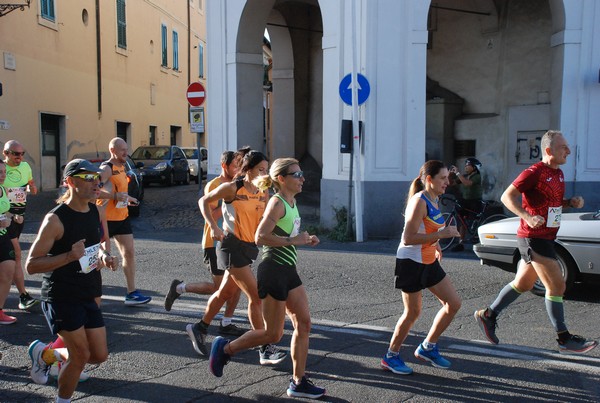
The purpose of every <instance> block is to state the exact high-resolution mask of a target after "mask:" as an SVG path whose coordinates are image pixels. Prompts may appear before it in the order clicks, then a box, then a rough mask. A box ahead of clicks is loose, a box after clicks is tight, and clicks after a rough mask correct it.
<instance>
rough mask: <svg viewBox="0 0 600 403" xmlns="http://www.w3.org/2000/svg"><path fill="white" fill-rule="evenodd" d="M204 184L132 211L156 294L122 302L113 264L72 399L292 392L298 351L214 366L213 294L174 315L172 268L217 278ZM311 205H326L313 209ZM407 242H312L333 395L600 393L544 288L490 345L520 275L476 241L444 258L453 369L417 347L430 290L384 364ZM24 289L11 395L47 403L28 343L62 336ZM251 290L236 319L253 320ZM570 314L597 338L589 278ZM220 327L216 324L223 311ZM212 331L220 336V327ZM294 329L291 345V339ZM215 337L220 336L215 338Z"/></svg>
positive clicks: (318, 352)
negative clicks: (265, 360) (92, 347)
mask: <svg viewBox="0 0 600 403" xmlns="http://www.w3.org/2000/svg"><path fill="white" fill-rule="evenodd" d="M196 198H197V187H196V186H194V185H190V186H184V187H172V188H161V187H151V188H148V189H147V191H146V199H145V200H144V205H143V207H142V213H141V216H140V218H137V219H135V220H134V231H135V237H136V251H137V253H136V256H137V265H138V275H137V281H138V287H139V288H140V289H142V290H143V291H144V292H147V293H148V294H150V295H152V296H153V298H154V299H153V301H152V302H151V303H150V304H148V305H146V306H141V307H126V306H124V304H123V296H124V293H125V289H124V278H123V275H122V273H121V272H115V273H112V272H105V273H104V275H103V279H104V298H103V303H102V304H103V305H102V308H103V312H104V317H105V320H106V324H107V329H108V341H109V351H110V356H109V359H108V361H107V362H105V363H103V364H101V365H97V366H89V367H88V370H89V372H90V374H91V375H92V378H91V379H90V380H89V381H88V382H86V383H82V384H80V385H79V386H78V388H77V391H76V393H75V395H74V400H78V401H79V400H81V401H86V402H107V401H110V402H130V401H137V402H198V401H206V402H219V401H236V402H244V401H282V400H284V399H285V400H287V399H288V398H287V397H286V396H285V390H286V387H287V383H288V382H289V377H290V373H291V360H289V359H288V360H286V361H284V362H283V363H281V364H280V365H278V366H273V367H265V366H260V365H259V363H258V357H257V355H258V353H257V352H256V351H248V352H244V353H240V354H238V355H237V356H236V357H234V359H233V361H232V362H230V363H229V364H228V365H227V366H226V367H225V371H224V375H223V377H222V378H215V377H213V376H212V375H211V374H210V372H209V370H208V362H207V359H206V358H204V357H199V356H198V355H197V354H196V353H195V352H194V350H193V349H192V346H191V343H190V341H189V339H188V337H187V334H186V333H185V325H186V323H190V322H194V321H196V320H197V319H198V317H199V312H200V311H201V310H202V309H203V308H204V306H205V303H206V300H207V297H206V296H195V295H191V294H185V295H184V296H183V297H182V298H181V299H179V300H177V301H176V302H175V304H174V306H173V310H172V311H171V312H165V311H164V309H163V298H164V294H165V292H166V291H167V288H168V285H169V284H170V282H171V280H172V279H173V278H179V279H182V280H185V281H188V282H189V281H194V280H208V278H209V275H208V272H207V271H206V269H205V268H204V267H202V265H201V260H200V247H199V243H200V238H201V233H200V229H201V226H202V220H201V219H200V217H199V214H198V213H197V207H196ZM50 199H51V198H50V197H49V195H48V194H43V195H41V196H37V197H32V198H31V199H30V208H31V210H30V212H29V213H28V218H27V219H28V223H27V225H26V231H25V234H24V235H23V247H24V248H25V249H27V248H28V247H29V245H30V242H32V240H33V237H34V234H35V232H36V231H37V227H39V223H40V220H41V218H42V217H43V212H44V211H47V210H49V208H50ZM302 212H303V214H305V215H310V214H312V213H314V206H312V205H310V204H306V205H304V206H302ZM397 242H398V241H397V240H386V241H370V242H364V243H360V244H356V243H345V244H341V243H336V242H332V241H327V240H326V239H325V238H324V239H323V243H322V244H321V245H319V246H318V247H316V248H311V249H300V251H299V259H300V260H299V266H298V267H299V271H300V273H301V276H302V278H303V281H304V283H305V285H306V288H307V291H308V294H309V301H310V304H311V314H312V318H313V328H312V334H311V341H310V351H309V358H308V365H307V371H308V372H309V373H310V374H311V377H312V379H313V380H314V381H315V383H316V384H317V385H319V386H323V387H325V388H327V396H325V397H324V398H322V399H321V400H322V401H329V402H347V401H351V402H365V401H371V402H397V401H408V400H410V401H415V402H425V401H435V402H446V401H483V402H492V401H506V402H508V401H520V402H521V401H524V402H534V401H536V402H538V401H548V402H550V401H552V402H556V401H559V402H594V401H599V400H600V382H599V380H600V349H596V350H594V351H592V352H591V353H590V354H588V355H586V356H579V357H572V356H570V357H566V356H562V355H559V354H558V353H557V349H556V342H555V341H554V334H553V332H552V329H551V327H550V324H549V321H548V318H547V315H546V312H545V308H544V302H543V299H542V298H539V297H536V296H534V295H532V294H525V295H523V296H521V297H520V298H519V299H518V300H517V301H516V302H515V303H514V304H513V305H512V306H511V307H510V308H509V309H508V310H507V311H506V312H505V313H504V314H503V316H502V317H501V319H500V322H499V329H498V332H497V334H498V336H499V338H500V341H501V344H500V345H498V346H491V345H489V344H487V343H485V342H484V341H483V338H482V336H481V335H480V333H479V329H478V327H477V325H476V324H475V322H474V320H473V317H472V315H473V311H474V310H475V309H479V308H482V307H484V306H485V305H486V304H489V303H490V302H491V301H492V300H493V298H494V297H495V295H496V293H497V292H498V290H499V289H500V288H501V287H502V286H504V285H505V284H506V283H507V282H509V281H510V280H511V278H512V275H511V274H509V273H505V272H502V271H500V270H498V269H494V268H489V267H482V266H480V265H479V262H478V261H477V260H476V258H475V256H474V255H473V254H472V252H470V251H465V252H461V253H455V254H451V253H448V254H447V256H446V257H445V259H444V261H443V262H442V264H443V266H444V267H445V269H446V271H447V272H448V274H449V275H450V277H451V278H452V281H453V282H454V284H455V286H456V288H457V290H458V292H459V294H460V296H461V298H462V301H463V305H462V308H461V310H460V312H459V313H458V315H457V317H456V318H455V320H454V321H453V323H452V324H451V325H450V327H449V329H448V330H447V331H446V333H445V335H444V337H443V338H442V339H441V340H440V348H441V350H442V352H443V353H444V354H445V356H446V357H447V358H448V359H450V360H451V361H452V367H451V369H449V370H442V369H436V368H433V367H432V366H431V365H428V364H425V363H423V362H420V361H418V360H416V359H415V358H414V357H413V356H412V353H413V351H414V349H415V348H416V347H417V345H418V344H419V342H420V341H421V340H422V338H423V337H424V336H425V334H426V333H427V330H428V328H429V326H430V324H431V321H432V320H433V317H434V316H435V313H436V312H437V310H438V309H439V302H438V301H437V300H435V298H434V297H433V296H432V295H431V294H430V293H428V292H426V293H424V298H423V312H422V315H421V318H420V319H419V321H417V323H416V325H415V327H414V329H413V332H412V333H411V335H410V337H409V338H408V340H407V342H406V344H405V346H403V349H402V355H403V358H404V359H405V361H406V362H407V364H408V365H410V366H412V367H413V369H414V371H415V373H414V374H413V375H411V376H400V375H394V374H392V373H389V372H384V371H382V370H381V369H380V368H379V360H380V357H381V356H382V354H384V353H385V351H386V349H387V346H388V342H389V338H390V337H391V333H392V331H393V327H394V325H395V323H396V321H397V319H398V317H399V316H400V314H401V312H402V301H401V295H400V293H399V292H398V291H397V290H394V289H393V282H392V279H393V269H392V267H393V262H394V253H395V248H396V246H397ZM26 280H27V282H26V284H27V287H28V289H29V290H30V291H31V292H32V294H34V295H39V286H40V280H41V279H40V277H39V276H28V275H26ZM16 305H17V293H16V290H15V289H14V288H13V290H12V291H11V294H10V296H9V299H8V301H7V304H6V307H5V308H6V309H7V311H8V313H9V314H12V315H15V316H17V317H18V320H19V321H18V322H17V323H16V324H14V325H11V326H2V327H0V351H1V352H2V354H3V358H2V361H1V362H0V401H2V402H12V401H15V402H17V401H18V402H46V401H52V399H53V398H54V397H55V395H56V382H55V381H50V382H49V383H48V385H36V384H35V383H33V382H32V381H31V379H30V378H29V369H30V361H29V358H28V356H27V346H28V345H29V343H30V342H31V341H32V340H34V339H37V338H39V339H41V340H44V341H48V340H50V339H51V336H50V334H49V331H48V329H47V326H46V324H45V322H44V320H43V317H42V315H41V313H40V311H39V309H34V310H32V312H29V313H27V312H21V311H18V310H17V309H16ZM245 308H246V299H245V298H244V297H243V298H242V300H241V302H240V305H239V306H238V311H237V313H236V320H237V323H238V324H239V325H241V326H244V327H249V324H248V321H247V315H246V313H245ZM565 310H566V317H567V324H568V325H570V328H571V330H572V331H573V332H574V333H578V334H582V335H584V336H586V337H590V338H599V337H600V330H599V326H598V318H599V317H600V298H599V294H598V292H597V290H594V289H593V288H586V287H577V288H576V291H575V293H574V295H573V296H571V297H570V298H569V299H568V300H567V301H566V302H565ZM215 324H217V322H216V321H215ZM211 335H212V336H214V335H216V331H215V329H214V327H213V328H212V329H211ZM290 336H291V327H290V325H289V323H287V324H286V331H285V334H284V337H283V339H282V341H281V343H279V344H280V346H282V347H284V348H286V349H287V348H288V346H289V342H290ZM211 340H212V337H209V342H210V341H211Z"/></svg>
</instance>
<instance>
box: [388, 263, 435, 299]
mask: <svg viewBox="0 0 600 403" xmlns="http://www.w3.org/2000/svg"><path fill="white" fill-rule="evenodd" d="M444 277H446V273H445V272H444V269H442V266H440V262H439V261H437V260H436V261H435V262H433V263H431V264H425V263H418V262H415V261H414V260H411V259H396V270H395V284H394V285H395V287H396V288H398V289H400V290H402V291H404V292H406V293H411V292H418V291H421V290H424V289H426V288H430V287H433V286H434V285H436V284H437V283H439V282H440V281H442V280H443V279H444Z"/></svg>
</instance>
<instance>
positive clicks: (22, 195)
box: [6, 187, 27, 204]
mask: <svg viewBox="0 0 600 403" xmlns="http://www.w3.org/2000/svg"><path fill="white" fill-rule="evenodd" d="M6 193H7V196H8V200H9V201H10V202H11V203H13V204H14V203H25V202H26V201H27V189H26V188H25V187H19V188H8V189H7V192H6Z"/></svg>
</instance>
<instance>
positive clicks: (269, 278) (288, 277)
mask: <svg viewBox="0 0 600 403" xmlns="http://www.w3.org/2000/svg"><path fill="white" fill-rule="evenodd" d="M256 280H257V282H258V296H259V297H260V299H265V298H266V297H267V295H270V296H271V297H273V298H275V299H276V300H277V301H286V300H287V297H288V293H289V292H290V290H293V289H294V288H296V287H300V286H301V285H302V280H300V276H299V275H298V271H297V270H296V266H289V265H282V264H279V263H277V262H275V261H274V260H271V259H265V260H263V261H262V262H261V263H260V264H259V265H258V269H257V270H256Z"/></svg>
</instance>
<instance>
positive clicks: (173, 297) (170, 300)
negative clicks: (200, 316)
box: [165, 280, 183, 312]
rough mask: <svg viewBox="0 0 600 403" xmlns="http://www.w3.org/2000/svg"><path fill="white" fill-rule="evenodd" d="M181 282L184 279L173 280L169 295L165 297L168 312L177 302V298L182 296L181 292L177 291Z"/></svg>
mask: <svg viewBox="0 0 600 403" xmlns="http://www.w3.org/2000/svg"><path fill="white" fill-rule="evenodd" d="M181 283H183V281H180V280H173V281H171V286H170V287H169V292H168V293H167V296H166V297H165V311H167V312H168V311H170V310H171V307H172V306H173V302H175V300H176V299H177V298H179V297H180V296H181V294H179V293H178V292H177V286H178V285H179V284H181Z"/></svg>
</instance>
